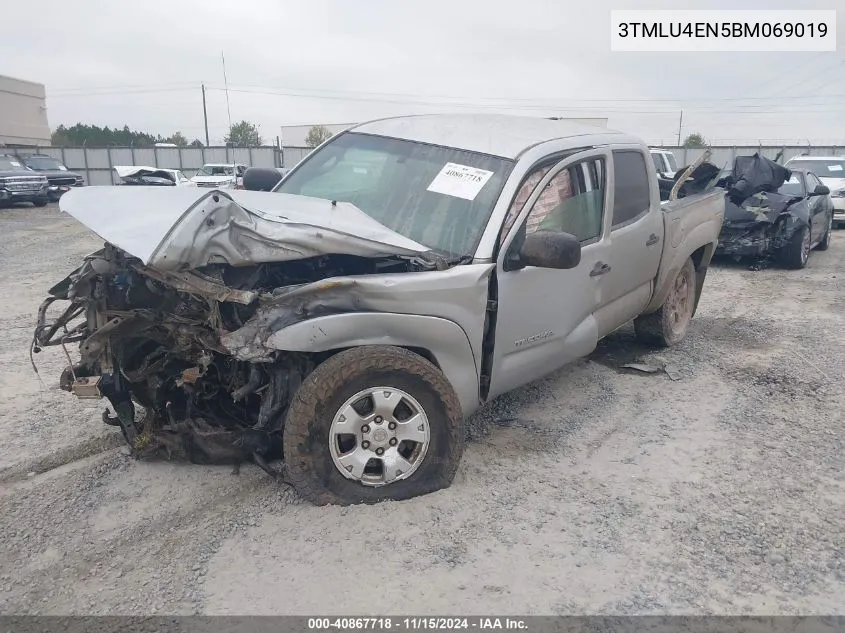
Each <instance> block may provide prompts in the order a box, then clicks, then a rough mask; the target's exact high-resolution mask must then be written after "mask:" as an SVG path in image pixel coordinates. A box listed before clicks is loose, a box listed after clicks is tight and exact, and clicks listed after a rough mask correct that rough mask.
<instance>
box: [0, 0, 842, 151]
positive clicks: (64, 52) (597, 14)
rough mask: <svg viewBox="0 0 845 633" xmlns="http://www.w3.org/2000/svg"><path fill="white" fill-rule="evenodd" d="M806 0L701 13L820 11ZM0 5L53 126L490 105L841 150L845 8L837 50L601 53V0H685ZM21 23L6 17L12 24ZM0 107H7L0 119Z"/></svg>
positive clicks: (655, 139)
mask: <svg viewBox="0 0 845 633" xmlns="http://www.w3.org/2000/svg"><path fill="white" fill-rule="evenodd" d="M835 4H839V3H834V2H833V1H832V0H829V1H828V2H817V1H816V0H802V1H801V2H796V1H795V0H786V1H780V0H760V1H755V0H729V1H725V0H712V2H710V3H708V6H707V8H726V9H727V8H734V9H741V8H744V9H779V8H780V9H795V8H798V7H799V6H800V7H801V8H808V9H809V8H816V9H830V8H834V6H835ZM34 6H35V5H33V3H32V2H7V3H4V5H3V22H4V25H5V26H6V28H4V34H3V37H2V38H0V74H5V75H11V76H13V77H19V78H21V79H28V80H31V81H37V82H40V83H44V84H45V85H46V87H47V106H48V117H49V122H50V125H51V126H52V127H56V126H57V125H59V124H60V123H64V124H66V125H67V124H71V125H72V124H74V123H76V122H84V123H94V124H98V125H109V126H121V127H122V126H123V125H124V124H128V125H129V126H130V127H131V128H133V129H137V130H141V131H148V132H152V133H156V134H162V135H169V134H171V133H173V132H175V131H177V130H179V131H182V132H183V133H184V134H185V135H186V136H187V137H188V138H189V139H193V138H200V139H202V140H204V131H203V116H202V98H201V92H200V87H199V86H200V84H201V83H203V82H204V83H205V84H206V86H207V87H208V88H209V90H208V94H207V99H208V119H209V128H210V136H211V140H212V143H214V142H215V141H217V142H219V141H220V139H221V138H222V136H223V135H224V134H225V132H226V128H227V113H226V99H225V94H224V93H223V92H222V90H221V89H220V88H222V86H223V71H222V67H221V61H220V55H221V51H224V52H225V57H226V70H227V75H228V82H229V87H230V96H229V100H230V107H231V116H232V120H233V121H239V120H241V119H247V120H249V121H253V122H256V123H258V124H259V125H260V130H261V133H262V136H263V137H264V139H265V140H267V141H269V140H271V139H273V138H275V136H276V135H277V134H279V126H281V125H285V124H306V123H307V124H310V123H346V122H357V121H361V120H366V119H369V118H376V117H379V116H386V115H396V114H407V113H421V112H445V111H461V112H471V111H484V112H490V111H499V112H504V113H523V114H532V115H538V116H551V115H557V116H598V117H608V118H609V119H610V121H609V124H610V127H613V128H616V129H621V130H624V131H626V132H631V133H634V134H638V135H640V136H642V137H644V138H645V139H646V140H647V141H648V142H650V143H660V142H663V143H665V144H670V143H674V142H675V141H676V139H677V134H678V123H679V115H680V111H681V109H683V110H684V116H683V131H682V134H683V135H686V134H687V133H689V132H700V133H702V134H704V136H705V137H706V138H708V139H709V140H710V141H711V142H714V143H717V144H723V143H733V142H739V141H757V140H760V141H762V142H763V143H767V142H774V141H791V142H794V141H798V140H802V141H804V142H806V141H808V140H809V141H813V142H816V143H818V142H822V141H826V142H838V143H840V144H845V35H844V34H845V19H843V18H845V11H842V10H840V11H839V12H838V16H837V17H838V22H839V29H838V31H839V33H838V41H837V48H838V51H837V52H828V53H744V54H740V53H673V54H666V53H625V52H622V53H620V52H616V53H612V52H610V50H609V46H610V35H609V29H610V9H611V8H613V9H635V8H648V9H661V8H666V9H669V8H679V9H680V8H701V5H700V3H695V2H691V1H690V0H652V1H649V2H633V1H630V0H629V1H627V2H626V1H625V0H616V1H614V2H609V1H606V0H589V1H585V2H582V1H578V2H575V1H572V0H568V1H566V2H564V1H563V0H546V1H540V0H510V1H505V0H478V1H476V0H447V1H442V0H403V1H398V0H252V1H249V0H239V1H238V2H235V1H230V2H226V1H219V0H204V1H203V2H193V1H187V0H170V1H168V2H160V1H158V0H145V2H132V3H130V2H123V1H115V0H81V1H80V2H67V1H66V0H60V1H53V0H50V1H44V0H42V1H41V2H38V3H37V17H38V20H37V22H38V26H37V28H36V27H35V26H34V24H33V19H34V18H35V14H34V13H33V10H34ZM16 24H18V25H20V28H16V27H15V25H16ZM0 114H2V113H0Z"/></svg>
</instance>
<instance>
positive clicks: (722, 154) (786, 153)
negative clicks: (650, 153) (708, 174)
mask: <svg viewBox="0 0 845 633" xmlns="http://www.w3.org/2000/svg"><path fill="white" fill-rule="evenodd" d="M662 149H666V150H669V151H670V152H672V153H673V154H674V155H675V161H676V162H677V163H678V167H682V166H684V165H689V164H691V163H692V162H693V161H695V159H696V158H698V157H699V156H701V155H702V154H703V153H704V151H705V150H703V149H688V148H685V147H668V146H663V147H662ZM710 152H711V155H710V162H711V163H713V164H714V165H716V166H718V167H727V168H730V167H731V166H733V163H734V158H736V157H737V156H750V155H752V154H755V153H758V152H759V154H760V155H761V156H765V157H766V158H770V159H772V160H774V159H775V158H777V155H778V153H779V152H783V154H782V157H781V158H780V162H781V163H784V162H786V161H787V160H789V159H790V158H793V157H795V156H799V155H801V154H807V155H809V156H845V147H841V146H836V145H828V146H816V147H809V146H807V145H755V146H751V145H747V146H735V147H734V146H730V147H729V146H713V147H711V148H710Z"/></svg>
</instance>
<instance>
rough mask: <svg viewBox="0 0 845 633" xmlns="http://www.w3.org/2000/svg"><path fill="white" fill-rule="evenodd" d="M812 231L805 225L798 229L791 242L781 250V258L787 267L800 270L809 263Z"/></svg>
mask: <svg viewBox="0 0 845 633" xmlns="http://www.w3.org/2000/svg"><path fill="white" fill-rule="evenodd" d="M811 236H812V231H811V230H810V227H808V226H805V227H802V228H801V229H800V230H798V231H796V232H795V234H794V235H793V236H792V239H790V240H789V243H788V244H787V245H786V246H784V247H783V248H782V249H781V251H780V259H781V262H783V265H784V266H786V267H787V268H792V269H794V270H798V269H801V268H804V267H805V266H806V265H807V261H808V260H809V259H810V249H811V246H812V243H813V242H812V237H811Z"/></svg>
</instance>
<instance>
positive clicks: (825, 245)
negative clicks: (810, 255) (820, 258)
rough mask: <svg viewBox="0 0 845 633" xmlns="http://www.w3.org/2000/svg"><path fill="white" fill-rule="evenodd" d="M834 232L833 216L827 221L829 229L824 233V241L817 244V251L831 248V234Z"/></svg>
mask: <svg viewBox="0 0 845 633" xmlns="http://www.w3.org/2000/svg"><path fill="white" fill-rule="evenodd" d="M832 232H833V216H831V217H830V219H829V220H828V221H827V231H825V233H824V237H823V238H822V241H821V242H819V245H818V246H816V250H817V251H826V250H827V249H828V248H830V234H831V233H832Z"/></svg>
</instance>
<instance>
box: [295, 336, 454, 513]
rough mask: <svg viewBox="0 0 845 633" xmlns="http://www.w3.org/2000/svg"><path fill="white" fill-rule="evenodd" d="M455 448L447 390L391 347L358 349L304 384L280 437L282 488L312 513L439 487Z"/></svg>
mask: <svg viewBox="0 0 845 633" xmlns="http://www.w3.org/2000/svg"><path fill="white" fill-rule="evenodd" d="M463 447H464V429H463V417H462V414H461V408H460V404H459V402H458V398H457V396H456V395H455V392H454V389H453V388H452V386H451V385H450V384H449V381H448V380H447V379H446V377H445V376H444V375H443V374H442V372H440V370H439V369H437V367H435V366H434V365H432V364H431V363H430V362H429V361H427V360H425V359H424V358H422V357H420V356H418V355H417V354H414V353H412V352H409V351H408V350H405V349H402V348H398V347H388V346H384V347H382V346H365V347H358V348H354V349H350V350H346V351H344V352H340V353H339V354H337V355H335V356H333V357H331V358H330V359H328V360H327V361H326V362H324V363H323V364H322V365H320V366H318V367H317V368H316V369H315V370H314V371H313V372H312V373H311V374H310V375H309V376H308V378H306V379H305V382H303V384H302V386H301V387H300V389H299V391H298V392H297V394H296V396H295V397H294V399H293V402H292V404H291V408H290V411H289V413H288V416H287V420H286V422H285V429H284V459H285V465H286V474H287V478H288V480H289V481H290V482H291V483H292V484H293V485H294V487H295V488H296V490H297V492H299V494H300V495H302V496H303V497H304V498H306V499H308V500H309V501H311V502H313V503H316V504H318V505H324V504H329V503H333V504H340V505H347V504H354V503H375V502H378V501H383V500H387V499H393V500H399V499H408V498H410V497H416V496H418V495H423V494H427V493H429V492H434V491H435V490H439V489H441V488H445V487H447V486H448V485H449V484H450V483H451V481H452V479H453V477H454V476H455V472H456V470H457V467H458V463H459V462H460V459H461V454H462V453H463Z"/></svg>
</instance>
